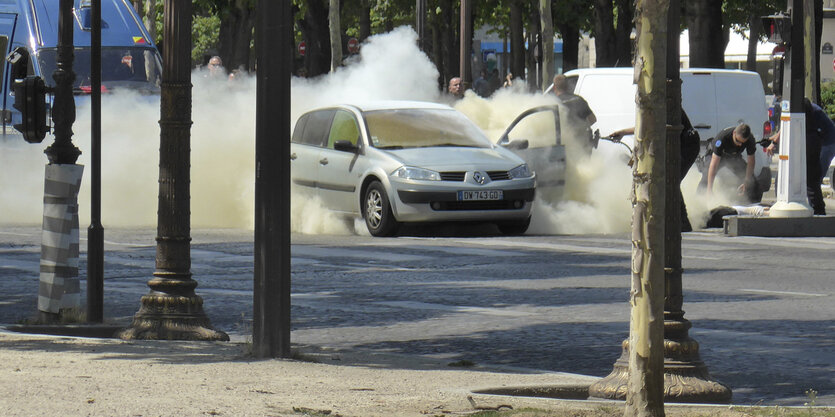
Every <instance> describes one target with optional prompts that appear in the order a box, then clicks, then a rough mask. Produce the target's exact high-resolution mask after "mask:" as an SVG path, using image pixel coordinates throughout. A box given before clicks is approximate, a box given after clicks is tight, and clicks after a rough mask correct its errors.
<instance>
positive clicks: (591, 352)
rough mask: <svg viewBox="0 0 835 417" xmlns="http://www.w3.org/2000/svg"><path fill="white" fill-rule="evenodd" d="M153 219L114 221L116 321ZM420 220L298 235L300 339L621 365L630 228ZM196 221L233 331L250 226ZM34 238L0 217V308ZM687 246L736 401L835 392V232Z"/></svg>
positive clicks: (238, 321) (689, 277)
mask: <svg viewBox="0 0 835 417" xmlns="http://www.w3.org/2000/svg"><path fill="white" fill-rule="evenodd" d="M473 232H475V233H473ZM155 233H156V231H155V230H153V229H108V230H105V240H106V245H105V251H106V252H105V276H106V282H105V300H104V306H105V317H106V320H108V321H114V322H127V321H129V320H130V317H131V316H132V315H133V314H134V313H135V312H136V311H137V310H138V307H139V298H140V297H141V296H142V295H144V294H146V293H147V292H148V287H147V285H146V282H147V281H148V279H150V278H151V274H152V272H153V269H154V255H155V246H154V236H155ZM422 233H424V231H423V230H415V231H412V232H410V233H407V235H405V236H400V237H398V238H390V239H378V238H371V237H366V236H307V235H293V236H292V241H293V247H292V256H293V258H292V280H293V281H292V287H293V291H292V301H293V307H292V323H293V333H292V340H293V343H299V344H315V345H320V346H330V347H335V348H342V349H362V350H372V351H386V352H394V353H404V354H419V355H427V356H433V357H440V358H448V359H449V360H450V362H452V361H456V360H461V359H466V360H470V361H473V362H476V363H482V364H493V365H506V366H512V367H524V368H534V369H547V370H554V371H563V372H571V373H578V374H585V375H593V376H605V375H606V374H608V373H609V372H610V371H611V370H612V364H613V363H614V361H615V360H616V359H617V358H618V356H619V355H620V344H621V342H622V341H623V340H624V339H625V338H626V337H627V336H628V326H629V324H628V320H629V319H628V317H629V306H628V303H627V299H628V291H629V264H630V258H631V252H630V242H629V240H628V236H626V235H617V236H522V237H514V238H508V237H503V236H495V235H492V234H491V233H490V231H489V230H477V229H476V230H470V229H460V230H456V231H454V232H453V233H447V234H446V237H442V238H431V237H421V236H420V234H422ZM192 236H193V242H192V272H193V273H194V278H195V279H196V280H197V281H198V282H199V287H198V288H197V292H198V294H199V295H201V296H202V297H203V298H204V301H205V304H204V307H205V310H206V313H207V314H208V316H209V317H210V319H211V320H212V323H213V324H214V326H215V327H217V328H219V329H221V330H224V331H226V332H228V333H230V334H231V335H232V336H233V339H234V338H238V339H243V338H245V337H246V335H247V334H249V333H250V332H249V328H250V326H251V316H252V287H253V285H252V281H253V261H252V251H253V244H252V232H251V231H245V230H195V231H193V232H192ZM39 245H40V231H39V229H38V227H35V226H33V227H23V226H2V227H0V323H7V324H8V323H15V322H18V321H20V320H22V319H24V318H26V317H29V316H32V315H34V313H35V306H36V294H37V288H38V273H37V271H38V259H39V250H40V246H39ZM81 246H82V251H84V248H85V247H86V239H85V231H83V230H82V240H81ZM683 246H684V250H683V253H684V258H683V265H684V268H685V274H684V280H683V285H684V297H685V299H684V300H685V301H684V310H685V311H686V316H685V317H686V318H687V319H689V320H690V321H691V322H692V323H693V329H691V331H690V336H691V337H693V338H694V339H696V340H697V341H698V342H699V343H700V346H701V356H702V360H703V361H704V362H705V364H706V365H707V366H708V368H709V370H710V372H711V376H712V377H713V378H715V379H716V380H718V381H720V382H722V383H724V384H726V385H728V386H730V387H731V388H732V389H733V395H734V397H733V402H734V403H736V404H754V403H760V404H766V405H774V404H781V405H802V404H803V403H804V402H807V401H808V399H807V396H806V395H805V391H806V390H808V389H814V390H816V391H818V398H817V404H819V405H829V406H835V279H833V274H832V271H833V270H835V260H833V256H832V254H833V252H834V251H835V238H794V239H790V238H751V237H738V238H730V237H725V236H723V235H721V234H718V233H712V232H697V233H687V234H685V236H684V244H683ZM84 256H85V254H84V253H82V265H81V274H82V279H83V278H84V276H85V275H86V273H85V271H86V260H85V258H84ZM84 291H85V290H84V283H83V281H82V294H84Z"/></svg>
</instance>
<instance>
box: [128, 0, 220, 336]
mask: <svg viewBox="0 0 835 417" xmlns="http://www.w3.org/2000/svg"><path fill="white" fill-rule="evenodd" d="M163 25H164V29H163V33H164V41H163V42H164V46H163V49H162V52H163V55H164V56H163V60H162V62H163V67H162V91H161V97H160V113H161V117H160V121H159V125H160V152H159V154H160V155H159V206H158V207H159V208H158V210H157V239H156V240H157V256H156V271H154V278H152V279H151V280H150V281H148V286H149V287H150V288H151V292H150V293H149V294H147V295H145V296H143V297H142V299H141V306H140V308H139V312H137V313H136V315H134V318H133V323H132V324H131V326H130V327H128V328H127V329H125V330H124V331H122V332H121V334H120V337H122V338H123V339H168V340H229V336H228V335H227V334H226V333H224V332H221V331H218V330H215V329H213V328H212V326H211V323H210V322H209V318H208V317H207V316H206V314H205V313H204V312H203V299H202V298H200V297H199V296H198V295H196V294H195V292H194V289H195V288H196V287H197V281H195V280H193V279H192V278H191V236H190V231H191V218H190V215H191V213H190V199H191V197H190V195H189V192H190V184H189V182H190V162H189V160H190V152H191V149H190V142H191V0H166V1H165V11H164V23H163Z"/></svg>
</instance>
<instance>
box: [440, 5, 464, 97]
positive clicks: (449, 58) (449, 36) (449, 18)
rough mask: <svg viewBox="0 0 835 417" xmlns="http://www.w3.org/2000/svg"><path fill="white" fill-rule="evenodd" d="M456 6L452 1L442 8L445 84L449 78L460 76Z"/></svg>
mask: <svg viewBox="0 0 835 417" xmlns="http://www.w3.org/2000/svg"><path fill="white" fill-rule="evenodd" d="M455 9H456V8H455V7H453V4H452V2H449V3H447V4H445V5H444V6H442V8H441V21H442V22H441V25H442V31H441V43H442V44H443V56H444V84H445V85H446V84H449V80H450V79H452V78H454V77H458V76H460V74H458V70H459V68H458V54H459V52H460V51H459V50H458V42H459V39H458V30H457V28H458V23H457V20H458V19H457V16H458V14H457V13H455Z"/></svg>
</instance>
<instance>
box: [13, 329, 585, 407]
mask: <svg viewBox="0 0 835 417" xmlns="http://www.w3.org/2000/svg"><path fill="white" fill-rule="evenodd" d="M247 347H248V346H247V344H245V343H212V342H160V341H131V342H127V341H122V340H116V339H93V338H73V337H60V336H42V335H31V334H21V333H12V332H6V331H2V332H0V363H2V365H0V409H2V410H4V411H3V412H2V413H3V415H6V416H17V415H21V416H49V415H53V416H57V415H63V416H77V415H93V416H113V415H130V416H136V415H143V416H148V415H154V416H156V415H162V416H175V415H176V416H192V415H221V416H255V415H257V416H267V415H269V416H295V415H305V411H307V412H312V410H316V411H320V412H321V414H319V415H325V412H329V413H330V415H331V416H335V415H340V416H345V417H347V416H357V417H360V416H362V417H371V416H386V417H393V416H425V415H448V414H465V413H468V412H473V411H475V410H476V409H475V408H474V407H473V403H471V402H470V400H469V399H468V397H472V399H473V401H474V403H475V405H476V407H488V408H489V407H497V406H499V405H510V406H512V407H513V408H516V409H518V408H522V407H536V408H541V409H549V410H560V409H568V408H571V409H582V408H593V407H599V403H594V402H565V401H557V400H550V399H544V398H525V397H506V396H492V395H482V394H474V393H472V391H474V390H478V389H483V388H500V387H508V386H529V385H532V386H551V387H555V386H561V387H568V388H575V389H576V388H577V387H580V388H582V387H586V386H587V385H589V384H591V383H592V382H593V381H595V380H596V379H597V378H593V377H586V376H581V375H572V374H565V373H556V372H547V373H526V372H521V371H510V370H504V371H501V370H497V369H486V368H481V367H476V368H472V369H463V368H452V367H449V366H448V365H447V364H446V363H444V362H442V361H433V360H429V359H425V358H419V357H416V356H406V355H386V354H362V353H357V352H353V353H350V352H336V351H323V350H320V349H317V348H315V347H311V346H300V347H298V348H299V351H300V352H301V355H300V359H301V360H264V361H256V360H253V359H252V358H251V357H249V356H248V355H246V354H245V350H246V349H247Z"/></svg>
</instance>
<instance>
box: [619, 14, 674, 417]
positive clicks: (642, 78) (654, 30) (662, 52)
mask: <svg viewBox="0 0 835 417" xmlns="http://www.w3.org/2000/svg"><path fill="white" fill-rule="evenodd" d="M636 4H637V7H636V15H637V19H636V29H637V33H638V36H637V51H636V58H635V77H636V79H635V81H636V83H637V85H638V95H637V98H636V102H637V109H638V111H637V117H636V119H637V120H636V124H635V151H634V156H635V164H634V167H633V170H632V175H633V180H632V181H633V182H632V184H633V195H632V285H631V291H630V304H631V306H632V308H631V316H630V325H629V342H628V343H629V368H628V370H629V374H628V379H627V391H626V408H625V412H624V415H625V416H652V417H657V416H663V415H664V201H665V200H664V199H665V185H664V183H665V181H664V177H665V174H664V166H665V165H664V164H665V161H664V155H665V152H666V122H667V121H666V102H665V100H666V58H667V57H666V55H667V11H668V9H669V5H670V3H669V0H637V2H636Z"/></svg>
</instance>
